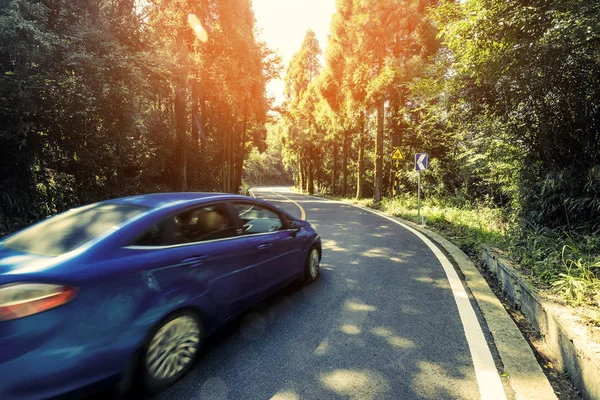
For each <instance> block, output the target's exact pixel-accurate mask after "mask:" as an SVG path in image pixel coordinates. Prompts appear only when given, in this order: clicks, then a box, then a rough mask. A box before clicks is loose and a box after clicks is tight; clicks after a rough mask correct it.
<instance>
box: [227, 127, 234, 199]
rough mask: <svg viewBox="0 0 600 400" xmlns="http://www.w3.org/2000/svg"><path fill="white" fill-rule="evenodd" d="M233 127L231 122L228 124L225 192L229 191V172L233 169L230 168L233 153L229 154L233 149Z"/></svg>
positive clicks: (230, 181)
mask: <svg viewBox="0 0 600 400" xmlns="http://www.w3.org/2000/svg"><path fill="white" fill-rule="evenodd" d="M234 129H235V127H234V125H233V124H232V123H230V124H229V129H228V130H227V170H226V171H227V172H226V178H227V181H226V182H227V183H226V185H227V186H226V190H227V193H231V186H232V179H231V178H232V176H231V172H232V171H233V168H232V165H231V164H232V162H233V155H232V154H231V151H232V149H233V146H232V144H233V135H234V133H235V131H234Z"/></svg>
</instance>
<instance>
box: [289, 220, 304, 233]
mask: <svg viewBox="0 0 600 400" xmlns="http://www.w3.org/2000/svg"><path fill="white" fill-rule="evenodd" d="M300 229H302V226H301V225H300V224H299V223H298V222H296V221H292V222H290V231H292V232H293V233H298V232H300Z"/></svg>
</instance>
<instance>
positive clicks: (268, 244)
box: [258, 243, 273, 250]
mask: <svg viewBox="0 0 600 400" xmlns="http://www.w3.org/2000/svg"><path fill="white" fill-rule="evenodd" d="M272 246H273V244H272V243H263V244H261V245H260V246H258V249H259V250H266V249H270V248H271V247H272Z"/></svg>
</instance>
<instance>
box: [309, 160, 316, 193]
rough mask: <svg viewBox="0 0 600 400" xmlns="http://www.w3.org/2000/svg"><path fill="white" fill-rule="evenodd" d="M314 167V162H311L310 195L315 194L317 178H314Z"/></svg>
mask: <svg viewBox="0 0 600 400" xmlns="http://www.w3.org/2000/svg"><path fill="white" fill-rule="evenodd" d="M314 169H315V168H314V166H313V163H312V161H309V163H308V193H309V194H315V180H314V179H315V178H314V176H313V173H314Z"/></svg>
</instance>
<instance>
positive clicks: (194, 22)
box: [188, 14, 208, 43]
mask: <svg viewBox="0 0 600 400" xmlns="http://www.w3.org/2000/svg"><path fill="white" fill-rule="evenodd" d="M188 24H189V25H190V28H192V29H193V30H194V33H195V34H196V37H197V38H198V40H200V41H201V42H202V43H206V41H207V40H208V35H207V34H206V30H205V29H204V27H203V26H202V24H201V23H200V20H199V19H198V17H196V15H195V14H189V15H188Z"/></svg>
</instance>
